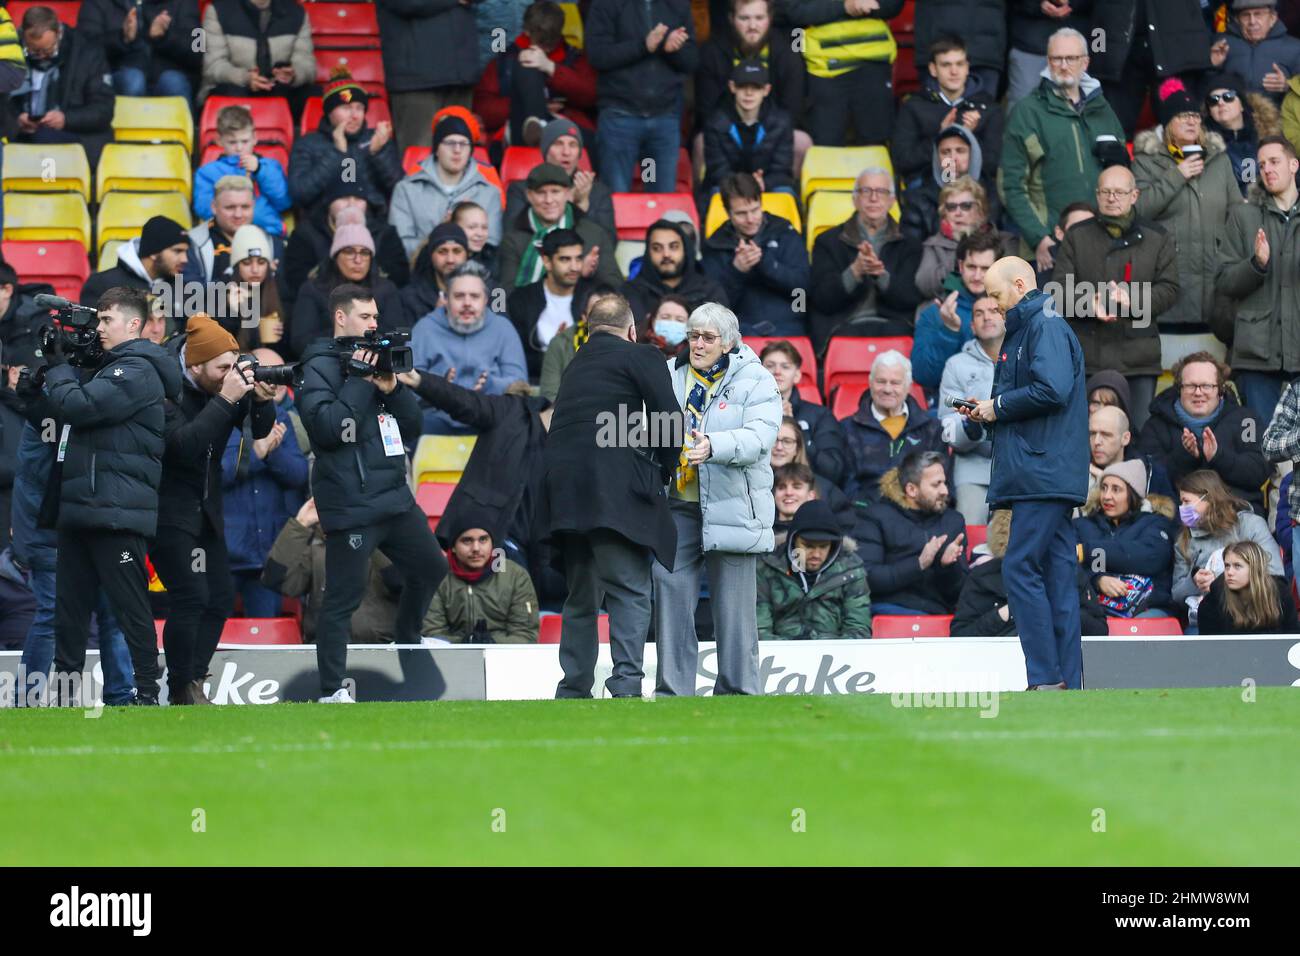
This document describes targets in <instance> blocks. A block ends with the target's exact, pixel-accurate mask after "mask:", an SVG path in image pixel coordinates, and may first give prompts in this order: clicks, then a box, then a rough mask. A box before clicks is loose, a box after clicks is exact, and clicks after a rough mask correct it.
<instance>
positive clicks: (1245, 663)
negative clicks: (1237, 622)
mask: <svg viewBox="0 0 1300 956" xmlns="http://www.w3.org/2000/svg"><path fill="white" fill-rule="evenodd" d="M315 652H316V649H315V647H314V646H312V645H303V646H301V647H252V646H248V647H223V648H221V649H219V650H218V651H217V653H216V655H215V657H214V658H213V662H212V678H211V680H210V682H209V683H208V695H209V696H210V697H212V699H213V700H214V701H216V702H217V703H219V704H273V703H278V702H281V701H308V700H313V699H315V697H316V696H317V695H318V694H319V682H318V677H317V672H316V653H315ZM1083 653H1084V672H1085V680H1086V684H1087V686H1088V687H1089V688H1093V689H1099V688H1168V687H1227V686H1240V685H1241V684H1242V683H1243V682H1244V681H1246V680H1248V679H1249V680H1251V681H1254V683H1255V684H1256V685H1260V686H1300V638H1297V637H1296V636H1294V635H1278V636H1261V637H1148V638H1133V637H1116V638H1108V637H1097V638H1084V641H1083ZM20 657H21V655H20V654H19V653H18V652H16V651H7V652H0V706H10V705H11V702H12V699H13V689H14V687H15V686H16V681H17V669H18V664H19V660H20ZM715 661H716V646H715V645H714V644H712V643H706V644H701V645H700V668H699V681H698V684H697V688H698V690H699V692H700V693H702V694H703V693H707V692H708V691H709V690H710V689H711V688H712V686H713V681H714V677H715V674H716V670H715ZM759 667H760V671H759V675H760V679H761V680H762V681H763V687H764V689H765V691H766V692H767V693H769V694H873V693H899V692H941V691H1004V690H1007V691H1011V690H1024V687H1025V664H1024V656H1023V655H1022V654H1021V651H1020V643H1019V641H1018V640H1017V639H1016V638H1013V637H1010V638H960V639H955V638H915V639H900V640H889V641H761V642H760V643H759ZM611 670H612V665H611V662H610V657H609V647H608V645H602V646H601V648H600V655H599V658H598V660H597V665H596V692H597V693H603V686H604V681H605V679H606V678H608V677H609V675H610V672H611ZM645 670H646V678H645V684H644V687H645V690H646V692H647V693H649V692H650V691H651V690H652V689H653V688H654V683H655V671H656V659H655V653H654V645H653V644H649V645H647V646H646V661H645ZM560 673H561V672H560V664H559V646H558V645H556V644H536V645H510V646H499V647H498V646H463V645H462V646H422V647H415V646H409V647H397V646H394V645H387V644H385V645H353V646H352V647H351V648H350V649H349V652H348V676H349V678H351V679H352V680H354V681H355V682H356V686H355V692H356V696H357V698H358V699H359V700H365V701H401V700H526V699H546V698H550V697H553V696H554V694H555V685H556V684H557V683H558V682H559V679H560ZM87 678H88V679H89V680H91V681H93V683H92V685H91V686H92V687H93V691H92V693H93V695H94V697H98V696H99V694H100V692H101V689H102V674H101V671H100V666H99V658H98V653H97V652H95V651H90V652H88V654H87ZM164 693H165V684H164Z"/></svg>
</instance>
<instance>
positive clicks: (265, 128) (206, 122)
mask: <svg viewBox="0 0 1300 956" xmlns="http://www.w3.org/2000/svg"><path fill="white" fill-rule="evenodd" d="M227 106H246V107H248V109H249V110H250V111H251V112H252V114H253V126H254V128H255V129H256V130H257V145H258V149H259V150H260V149H261V148H262V147H263V146H266V145H268V144H270V143H279V144H280V145H281V146H284V147H286V148H287V147H289V146H292V145H293V116H292V114H290V112H289V101H288V100H286V99H284V98H283V97H279V96H271V97H267V98H265V99H262V98H260V97H248V98H245V97H241V96H209V97H208V98H207V101H206V102H204V104H203V112H202V113H201V114H199V143H200V145H207V144H208V143H215V142H216V141H217V114H218V113H220V112H221V110H222V109H224V108H225V107H227ZM317 120H319V117H317Z"/></svg>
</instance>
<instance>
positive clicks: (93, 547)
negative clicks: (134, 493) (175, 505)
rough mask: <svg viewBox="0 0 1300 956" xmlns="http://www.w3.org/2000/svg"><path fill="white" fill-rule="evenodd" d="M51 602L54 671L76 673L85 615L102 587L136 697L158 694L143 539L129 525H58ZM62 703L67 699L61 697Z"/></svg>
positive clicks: (82, 653)
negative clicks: (123, 643) (131, 668)
mask: <svg viewBox="0 0 1300 956" xmlns="http://www.w3.org/2000/svg"><path fill="white" fill-rule="evenodd" d="M58 545H59V557H58V564H57V565H56V568H57V570H56V572H55V573H56V585H55V592H54V593H55V602H54V672H55V674H56V675H57V676H58V677H60V678H64V679H66V675H71V674H77V675H80V674H81V672H82V671H83V670H84V669H85V666H86V641H87V639H88V638H89V636H90V615H91V614H92V613H93V612H94V610H95V606H96V605H97V604H98V603H99V592H100V590H101V589H102V590H103V592H104V594H105V595H106V596H107V597H108V603H109V606H110V607H112V609H113V613H114V614H115V615H117V623H118V626H119V627H121V628H122V633H123V634H124V635H125V637H126V643H127V647H128V648H129V649H130V651H131V664H132V666H134V668H135V686H136V690H137V691H138V692H139V694H140V696H142V697H157V696H158V637H157V634H156V633H155V631H154V626H153V613H152V611H150V609H149V573H148V571H147V570H145V564H144V559H145V551H146V548H145V540H144V538H143V537H142V536H141V535H138V534H133V533H131V532H129V531H87V530H84V529H78V530H75V531H60V532H59V533H58ZM64 702H65V703H67V701H64Z"/></svg>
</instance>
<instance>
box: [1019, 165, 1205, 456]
mask: <svg viewBox="0 0 1300 956" xmlns="http://www.w3.org/2000/svg"><path fill="white" fill-rule="evenodd" d="M1137 199H1138V188H1137V183H1136V182H1135V181H1134V179H1133V173H1132V172H1130V171H1129V169H1128V168H1127V167H1125V166H1110V167H1108V168H1107V169H1105V170H1103V171H1102V174H1101V176H1100V178H1098V180H1097V215H1096V216H1095V217H1094V218H1092V219H1085V220H1084V221H1083V222H1080V223H1076V224H1075V225H1073V226H1071V227H1070V228H1069V229H1067V230H1066V233H1065V238H1064V239H1063V240H1062V241H1061V246H1060V249H1059V250H1058V252H1057V255H1056V267H1055V268H1054V269H1053V271H1052V282H1051V283H1050V284H1049V285H1048V286H1045V287H1044V288H1045V291H1047V292H1048V293H1049V294H1051V295H1052V297H1053V298H1054V299H1055V301H1056V303H1057V306H1058V307H1059V309H1060V311H1061V314H1062V315H1064V316H1065V317H1066V319H1068V320H1069V322H1070V327H1071V328H1072V329H1074V334H1075V335H1076V336H1078V338H1079V343H1080V344H1081V345H1082V346H1083V362H1084V366H1085V367H1086V368H1087V371H1088V374H1089V375H1092V374H1094V373H1095V372H1101V371H1104V370H1106V369H1109V370H1112V371H1116V372H1119V373H1120V374H1121V375H1123V376H1124V377H1125V378H1126V379H1128V384H1129V394H1130V396H1131V400H1130V402H1129V414H1130V416H1131V417H1132V419H1133V431H1134V432H1139V431H1141V430H1142V426H1143V425H1144V424H1146V420H1147V413H1148V409H1149V408H1150V407H1151V399H1152V398H1153V397H1155V393H1156V378H1157V376H1159V375H1160V370H1161V368H1162V363H1161V358H1160V329H1159V327H1158V326H1157V319H1158V318H1159V317H1160V315H1161V314H1162V313H1164V312H1167V311H1168V310H1169V309H1170V308H1172V307H1173V306H1174V304H1175V303H1177V301H1178V247H1177V244H1176V242H1175V240H1174V236H1173V233H1169V232H1165V230H1164V229H1162V228H1161V227H1160V226H1157V225H1156V224H1155V223H1151V222H1146V221H1144V220H1139V219H1138V218H1137V216H1136V214H1135V209H1134V206H1135V205H1136V204H1137ZM1180 328H1181V329H1183V330H1184V331H1188V329H1189V327H1188V326H1185V325H1180V326H1172V327H1170V334H1171V335H1172V334H1175V333H1176V332H1177V330H1178V329H1180ZM1192 328H1196V327H1192ZM1171 347H1172V346H1171Z"/></svg>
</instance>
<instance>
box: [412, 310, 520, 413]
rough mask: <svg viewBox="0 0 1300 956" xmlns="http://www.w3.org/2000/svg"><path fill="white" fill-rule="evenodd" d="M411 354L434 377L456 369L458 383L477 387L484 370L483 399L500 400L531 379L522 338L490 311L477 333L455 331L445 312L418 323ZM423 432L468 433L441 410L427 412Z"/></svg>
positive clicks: (422, 368)
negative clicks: (508, 390)
mask: <svg viewBox="0 0 1300 956" xmlns="http://www.w3.org/2000/svg"><path fill="white" fill-rule="evenodd" d="M411 351H412V354H413V357H414V360H415V367H416V369H418V370H419V371H421V372H425V373H428V374H431V375H442V376H445V375H446V374H447V370H448V369H453V368H454V369H455V370H456V381H457V382H458V383H459V384H461V385H464V386H465V387H466V388H473V387H474V386H475V385H476V384H477V382H478V379H479V375H481V374H482V373H483V372H484V371H486V372H487V373H488V377H487V381H486V382H484V383H483V388H482V391H483V394H485V395H500V394H502V393H503V392H505V390H506V386H507V385H509V384H510V383H511V382H515V381H519V380H521V379H522V380H524V381H527V380H528V365H527V363H526V361H525V359H524V347H523V344H522V343H521V342H520V341H519V333H517V332H516V331H515V327H514V326H513V325H511V324H510V320H509V319H508V318H506V317H505V316H504V315H500V314H498V313H496V312H493V311H491V310H490V309H489V310H488V311H487V312H486V313H485V317H484V321H483V324H482V326H480V327H479V328H478V329H476V330H475V331H473V332H468V333H466V332H460V331H457V330H456V329H454V328H452V325H451V321H450V319H448V317H447V310H446V309H445V308H440V309H436V310H435V311H433V312H432V313H430V314H429V315H426V316H425V317H424V318H422V319H420V320H419V321H418V322H416V323H415V328H413V329H412V330H411ZM424 422H425V423H424V429H425V432H426V433H429V432H430V431H431V429H434V428H436V429H437V430H436V431H433V432H432V433H433V434H441V435H450V434H464V433H465V432H466V431H468V429H466V428H465V427H464V426H462V425H460V424H458V423H457V422H455V421H454V420H453V419H451V418H450V417H449V416H448V415H447V413H446V412H443V411H441V410H439V409H432V408H431V409H426V411H425V416H424Z"/></svg>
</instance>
